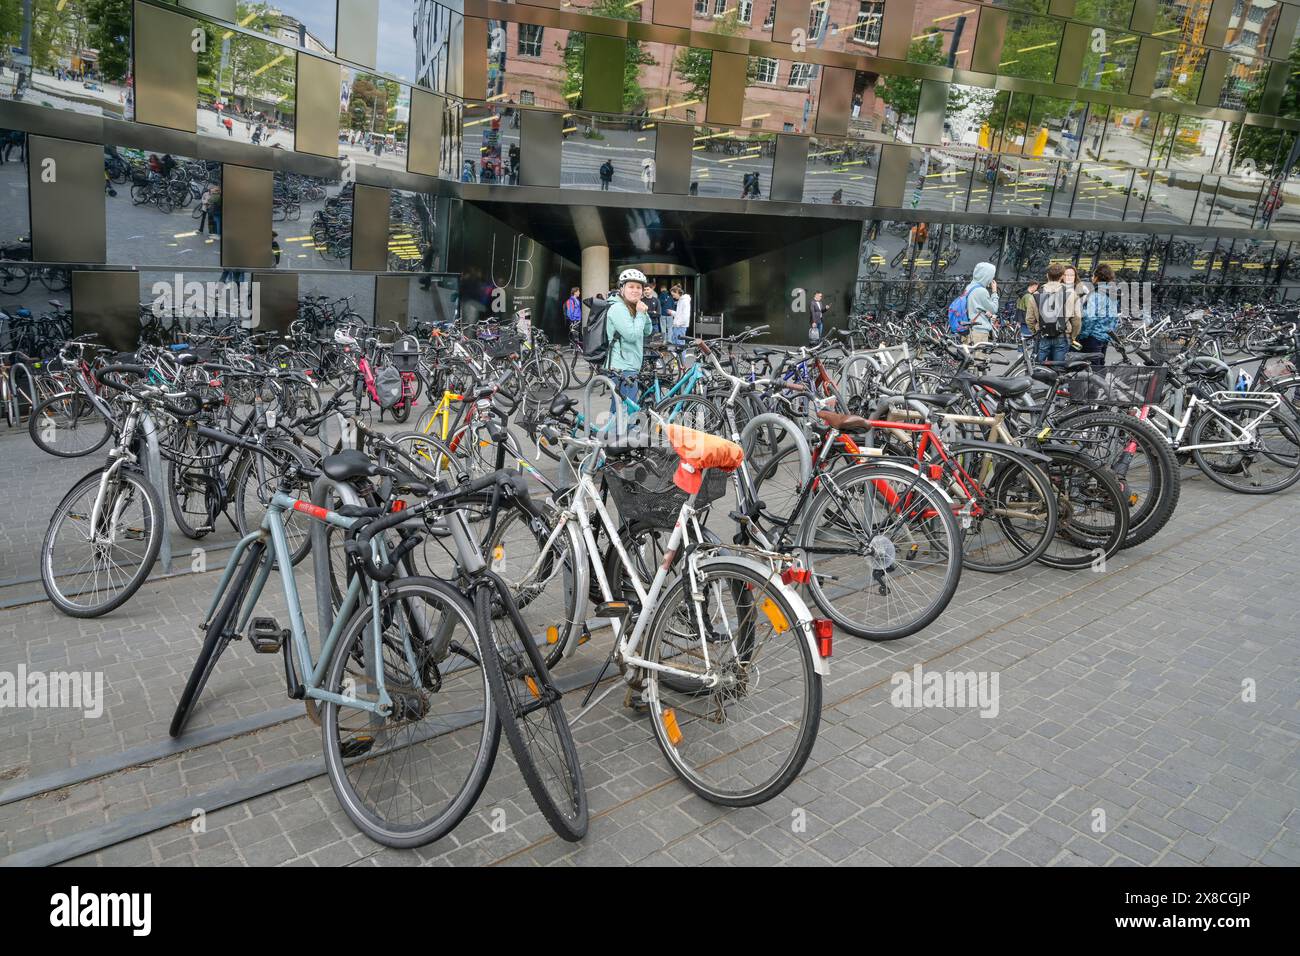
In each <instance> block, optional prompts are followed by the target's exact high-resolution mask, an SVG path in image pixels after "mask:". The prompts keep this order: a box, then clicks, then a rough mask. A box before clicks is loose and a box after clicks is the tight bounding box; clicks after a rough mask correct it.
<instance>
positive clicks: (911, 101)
mask: <svg viewBox="0 0 1300 956" xmlns="http://www.w3.org/2000/svg"><path fill="white" fill-rule="evenodd" d="M944 37H945V34H944V33H941V32H940V31H938V30H936V29H934V28H931V29H930V32H929V33H927V34H925V35H923V36H920V37H917V38H915V39H913V40H912V42H911V43H910V44H909V45H908V47H907V61H908V62H909V63H922V64H931V65H935V66H947V65H948V51H947V49H946V47H945V46H944V43H943V41H944ZM876 96H877V97H878V98H879V99H880V100H881V102H883V103H884V104H885V105H886V106H888V107H889V108H890V109H892V110H893V111H894V113H895V114H896V115H897V116H898V120H899V122H900V123H903V124H904V125H908V126H910V125H911V123H912V121H913V120H914V119H915V118H916V110H917V107H918V106H920V103H921V81H920V80H919V79H917V78H916V77H911V76H882V77H881V78H880V80H879V82H877V83H876ZM966 103H967V97H966V95H965V94H964V93H963V92H962V90H961V87H958V86H952V87H949V92H948V111H949V112H952V113H956V112H960V111H961V110H964V109H965V108H966Z"/></svg>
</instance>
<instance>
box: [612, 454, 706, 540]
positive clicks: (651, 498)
mask: <svg viewBox="0 0 1300 956" xmlns="http://www.w3.org/2000/svg"><path fill="white" fill-rule="evenodd" d="M677 464H678V462H677V454H676V452H674V451H673V450H672V449H669V448H653V449H649V450H647V451H646V452H644V453H642V454H638V455H636V456H635V457H626V458H609V459H606V461H605V467H604V469H603V473H604V475H605V486H606V487H607V488H608V489H609V496H610V497H611V498H612V499H613V500H614V504H615V505H616V506H617V507H618V515H619V518H620V519H621V520H622V521H623V522H625V523H627V524H637V523H646V524H649V525H650V526H652V527H655V528H664V529H667V528H671V527H672V526H673V525H674V524H676V523H677V515H678V514H679V513H680V512H681V510H682V505H683V504H685V502H686V499H687V498H688V497H689V496H688V495H687V494H686V492H684V491H682V490H681V489H680V488H678V487H677V486H676V485H675V484H673V475H674V473H676V471H677ZM726 490H727V473H726V472H724V471H719V470H718V469H716V468H711V469H709V470H708V471H707V472H705V474H704V484H703V485H702V486H701V487H700V493H699V495H698V496H697V497H696V499H695V507H697V508H702V507H704V506H705V505H707V504H709V503H710V502H713V501H716V500H717V499H718V498H721V497H722V495H723V494H724V493H725V492H726Z"/></svg>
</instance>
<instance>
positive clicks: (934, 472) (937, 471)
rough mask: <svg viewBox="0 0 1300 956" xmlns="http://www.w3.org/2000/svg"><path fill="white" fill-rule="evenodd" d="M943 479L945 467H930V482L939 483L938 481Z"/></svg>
mask: <svg viewBox="0 0 1300 956" xmlns="http://www.w3.org/2000/svg"><path fill="white" fill-rule="evenodd" d="M942 477H943V465H931V466H930V480H931V481H938V480H939V479H940V478H942Z"/></svg>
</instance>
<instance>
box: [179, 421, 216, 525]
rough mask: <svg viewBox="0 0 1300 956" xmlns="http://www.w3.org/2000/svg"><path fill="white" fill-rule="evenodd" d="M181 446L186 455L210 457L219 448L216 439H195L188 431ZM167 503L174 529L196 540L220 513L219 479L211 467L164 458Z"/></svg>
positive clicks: (182, 439)
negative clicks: (165, 463)
mask: <svg viewBox="0 0 1300 956" xmlns="http://www.w3.org/2000/svg"><path fill="white" fill-rule="evenodd" d="M180 447H181V449H182V450H183V451H184V452H185V454H187V455H191V456H196V457H198V458H204V459H211V458H213V457H215V456H216V455H217V454H218V452H219V449H218V446H217V444H216V442H212V441H206V442H202V443H201V444H199V443H196V442H195V441H194V439H193V438H192V437H191V436H189V435H188V434H187V435H185V436H184V437H182V438H181V441H180ZM167 504H168V505H169V506H170V507H171V512H172V518H173V519H174V520H175V522H176V529H177V530H178V531H180V533H181V534H183V535H185V537H187V538H191V539H193V540H195V541H197V540H198V539H199V538H202V537H203V536H204V535H206V534H208V533H209V532H210V531H212V530H214V529H215V528H216V524H217V515H219V514H221V508H222V505H223V504H224V502H223V501H222V500H221V483H220V482H219V481H218V480H217V476H216V474H215V473H214V472H213V470H211V469H209V468H207V467H204V466H203V465H200V464H183V463H178V462H175V461H168V462H167Z"/></svg>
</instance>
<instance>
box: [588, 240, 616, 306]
mask: <svg viewBox="0 0 1300 956" xmlns="http://www.w3.org/2000/svg"><path fill="white" fill-rule="evenodd" d="M609 283H610V275H609V246H596V245H592V246H585V247H584V248H583V250H582V297H583V298H584V299H585V298H587V297H588V296H593V295H596V294H597V293H599V292H608V291H609ZM582 314H583V315H584V316H585V315H586V314H587V307H586V306H585V305H584V306H583V307H582Z"/></svg>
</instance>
